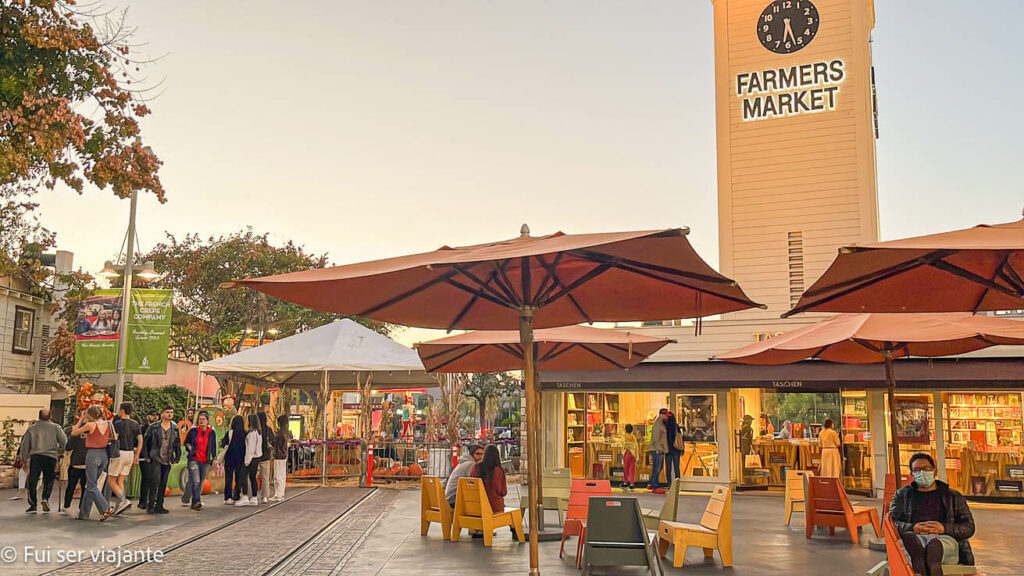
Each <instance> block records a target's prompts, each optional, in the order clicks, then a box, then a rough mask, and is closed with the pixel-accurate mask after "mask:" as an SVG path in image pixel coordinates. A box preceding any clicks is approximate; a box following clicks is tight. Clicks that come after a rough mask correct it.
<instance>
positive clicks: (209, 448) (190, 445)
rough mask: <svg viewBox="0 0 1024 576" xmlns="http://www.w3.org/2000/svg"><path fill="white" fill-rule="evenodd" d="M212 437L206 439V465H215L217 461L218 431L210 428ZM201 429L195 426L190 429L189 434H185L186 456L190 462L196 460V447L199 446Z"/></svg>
mask: <svg viewBox="0 0 1024 576" xmlns="http://www.w3.org/2000/svg"><path fill="white" fill-rule="evenodd" d="M209 430H210V437H209V438H207V439H206V463H207V464H213V461H214V460H216V459H217V431H216V430H214V429H213V428H209ZM198 436H199V427H197V426H193V427H192V428H189V431H188V433H187V434H185V455H186V456H187V457H188V459H189V460H195V459H196V446H197V444H198V440H197V438H198Z"/></svg>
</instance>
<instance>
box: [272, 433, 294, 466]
mask: <svg viewBox="0 0 1024 576" xmlns="http://www.w3.org/2000/svg"><path fill="white" fill-rule="evenodd" d="M291 437H292V434H291V431H290V430H288V429H287V428H285V427H283V426H282V427H281V428H278V429H277V433H276V434H274V459H275V460H287V459H288V440H290V439H291Z"/></svg>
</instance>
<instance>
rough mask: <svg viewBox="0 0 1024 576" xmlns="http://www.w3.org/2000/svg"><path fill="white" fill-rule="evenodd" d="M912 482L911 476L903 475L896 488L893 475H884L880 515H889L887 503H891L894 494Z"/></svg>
mask: <svg viewBox="0 0 1024 576" xmlns="http://www.w3.org/2000/svg"><path fill="white" fill-rule="evenodd" d="M913 481H914V477H913V476H912V475H911V474H904V475H903V479H902V481H901V482H900V485H899V486H897V485H896V475H895V474H886V475H885V488H884V489H883V490H882V515H886V514H888V513H889V503H890V502H892V497H893V496H895V495H896V492H898V491H899V489H900V488H903V487H904V486H906V485H907V484H910V483H911V482H913Z"/></svg>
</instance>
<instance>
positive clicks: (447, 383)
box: [436, 374, 469, 444]
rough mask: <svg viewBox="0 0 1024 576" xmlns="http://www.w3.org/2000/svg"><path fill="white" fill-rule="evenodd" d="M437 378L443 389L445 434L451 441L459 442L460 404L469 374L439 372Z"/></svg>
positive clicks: (442, 402) (442, 403) (453, 442)
mask: <svg viewBox="0 0 1024 576" xmlns="http://www.w3.org/2000/svg"><path fill="white" fill-rule="evenodd" d="M436 378H437V384H438V387H439V388H440V389H441V414H442V417H443V418H444V428H445V434H446V435H447V437H448V441H449V442H451V443H452V444H457V443H458V441H459V438H460V436H461V434H460V433H459V432H460V430H459V429H460V426H459V406H460V405H461V404H462V390H463V389H464V388H465V387H466V383H467V382H469V375H467V374H437V375H436Z"/></svg>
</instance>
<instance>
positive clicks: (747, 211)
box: [713, 0, 878, 328]
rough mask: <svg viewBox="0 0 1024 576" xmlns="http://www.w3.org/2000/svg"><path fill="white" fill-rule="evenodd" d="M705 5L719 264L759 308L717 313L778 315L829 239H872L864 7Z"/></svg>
mask: <svg viewBox="0 0 1024 576" xmlns="http://www.w3.org/2000/svg"><path fill="white" fill-rule="evenodd" d="M713 3H714V15H715V104H716V115H717V134H718V214H719V247H720V248H719V250H720V254H719V257H720V267H721V271H722V273H723V274H725V275H726V276H728V277H730V278H734V279H735V280H736V281H737V282H739V284H740V285H741V286H743V289H744V290H745V291H746V293H747V294H748V295H749V296H750V297H751V298H752V299H753V300H755V301H757V302H763V303H765V304H767V305H768V310H753V311H745V312H738V313H735V314H731V315H729V316H728V319H730V320H746V321H759V322H756V323H760V322H771V320H775V321H776V322H778V317H779V315H780V314H781V313H783V312H785V311H786V310H788V309H789V308H790V307H791V305H792V304H793V303H795V302H796V298H798V297H799V295H800V293H801V292H803V290H804V289H805V288H806V287H808V286H810V285H811V284H812V283H813V282H814V281H815V280H816V279H817V278H818V276H820V275H821V273H822V272H824V270H825V268H827V267H828V265H829V263H830V262H831V261H832V259H833V258H834V257H835V255H836V250H837V248H838V247H839V246H841V245H843V244H849V243H854V242H872V241H876V240H877V239H878V201H877V192H876V178H875V138H876V135H877V131H876V118H875V114H874V98H873V78H872V67H871V43H870V42H871V29H872V28H873V26H874V6H873V3H872V0H774V1H773V0H713ZM776 322H771V323H773V324H774V323H776ZM780 328H781V326H780Z"/></svg>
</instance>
